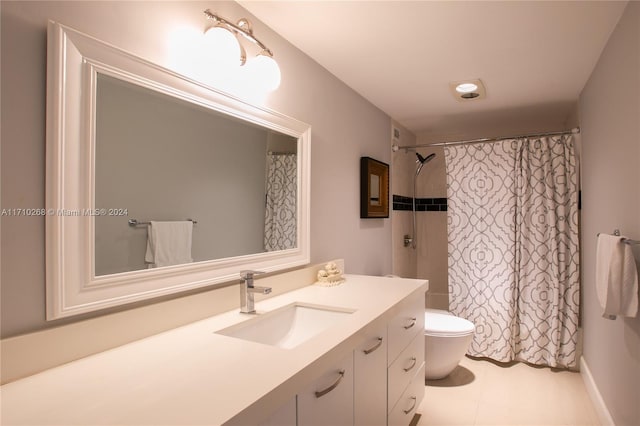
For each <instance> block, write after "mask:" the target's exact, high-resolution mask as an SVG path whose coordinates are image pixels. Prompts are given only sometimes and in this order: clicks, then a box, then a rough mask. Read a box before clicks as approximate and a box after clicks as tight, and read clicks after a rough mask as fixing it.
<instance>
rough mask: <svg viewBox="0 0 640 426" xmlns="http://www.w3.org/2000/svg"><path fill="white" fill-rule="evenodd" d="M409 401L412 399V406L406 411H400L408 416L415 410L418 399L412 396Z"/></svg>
mask: <svg viewBox="0 0 640 426" xmlns="http://www.w3.org/2000/svg"><path fill="white" fill-rule="evenodd" d="M411 399H413V405H412V406H411V408H409V409H408V410H402V411H404V413H405V414H409V413H410V412H412V411H413V409H414V408H416V404H417V403H418V398H416V397H415V396H412V397H411Z"/></svg>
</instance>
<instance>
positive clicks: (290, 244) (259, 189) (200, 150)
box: [95, 73, 298, 276]
mask: <svg viewBox="0 0 640 426" xmlns="http://www.w3.org/2000/svg"><path fill="white" fill-rule="evenodd" d="M95 132H96V142H95V207H96V209H98V211H104V212H105V214H99V215H97V216H96V217H95V275H96V276H100V275H108V274H114V273H119V272H127V271H135V270H141V269H147V268H152V267H162V266H169V265H171V264H181V263H187V262H200V261H206V260H214V259H222V258H229V257H234V256H242V255H248V254H255V253H261V252H265V251H277V250H286V249H291V248H296V244H297V229H296V223H297V218H296V211H297V206H296V199H297V194H296V190H297V182H298V176H297V173H298V164H297V146H298V140H297V139H296V138H294V137H291V136H289V135H285V134H282V133H279V132H276V131H273V130H271V129H267V128H264V127H260V126H258V125H255V124H252V123H249V122H246V121H243V120H240V119H236V118H234V117H231V116H229V115H224V114H221V113H218V112H216V111H213V110H211V109H208V108H204V107H201V106H199V105H197V104H193V103H189V102H186V101H184V100H181V99H178V98H174V97H170V96H168V95H165V94H162V93H159V92H156V91H154V90H150V89H147V88H144V87H141V86H138V85H135V84H132V83H129V82H126V81H123V80H120V79H116V78H113V77H110V76H108V75H105V74H102V73H98V76H97V90H96V127H95ZM130 219H136V220H137V221H138V223H137V224H136V225H133V226H132V225H130V224H129V220H130ZM151 224H152V225H151Z"/></svg>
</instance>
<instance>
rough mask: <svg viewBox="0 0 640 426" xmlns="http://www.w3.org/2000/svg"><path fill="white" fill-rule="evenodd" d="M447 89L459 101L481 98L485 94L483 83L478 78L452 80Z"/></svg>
mask: <svg viewBox="0 0 640 426" xmlns="http://www.w3.org/2000/svg"><path fill="white" fill-rule="evenodd" d="M449 89H450V90H451V94H452V95H453V96H454V97H455V98H456V99H457V100H459V101H461V102H464V101H469V100H472V99H482V98H484V97H485V96H486V91H485V88H484V85H483V84H482V81H480V80H479V79H474V80H464V81H453V82H451V83H449Z"/></svg>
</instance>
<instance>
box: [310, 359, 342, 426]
mask: <svg viewBox="0 0 640 426" xmlns="http://www.w3.org/2000/svg"><path fill="white" fill-rule="evenodd" d="M307 425H318V426H327V425H332V426H343V425H353V352H352V353H351V354H349V356H347V357H346V358H345V359H343V360H342V361H341V362H339V363H338V364H337V365H336V366H335V367H334V368H331V369H330V370H328V371H327V372H326V373H325V374H323V375H322V376H321V377H319V378H318V379H317V380H315V381H314V382H313V383H311V385H309V386H307V387H306V388H305V389H304V390H303V391H302V392H300V393H298V426H307Z"/></svg>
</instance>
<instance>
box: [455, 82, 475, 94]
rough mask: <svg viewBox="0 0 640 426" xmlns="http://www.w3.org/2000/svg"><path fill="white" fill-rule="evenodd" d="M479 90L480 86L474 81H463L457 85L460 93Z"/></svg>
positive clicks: (457, 90)
mask: <svg viewBox="0 0 640 426" xmlns="http://www.w3.org/2000/svg"><path fill="white" fill-rule="evenodd" d="M476 90H478V86H477V85H475V84H473V83H462V84H458V85H457V86H456V92H458V93H471V92H475V91H476Z"/></svg>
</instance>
